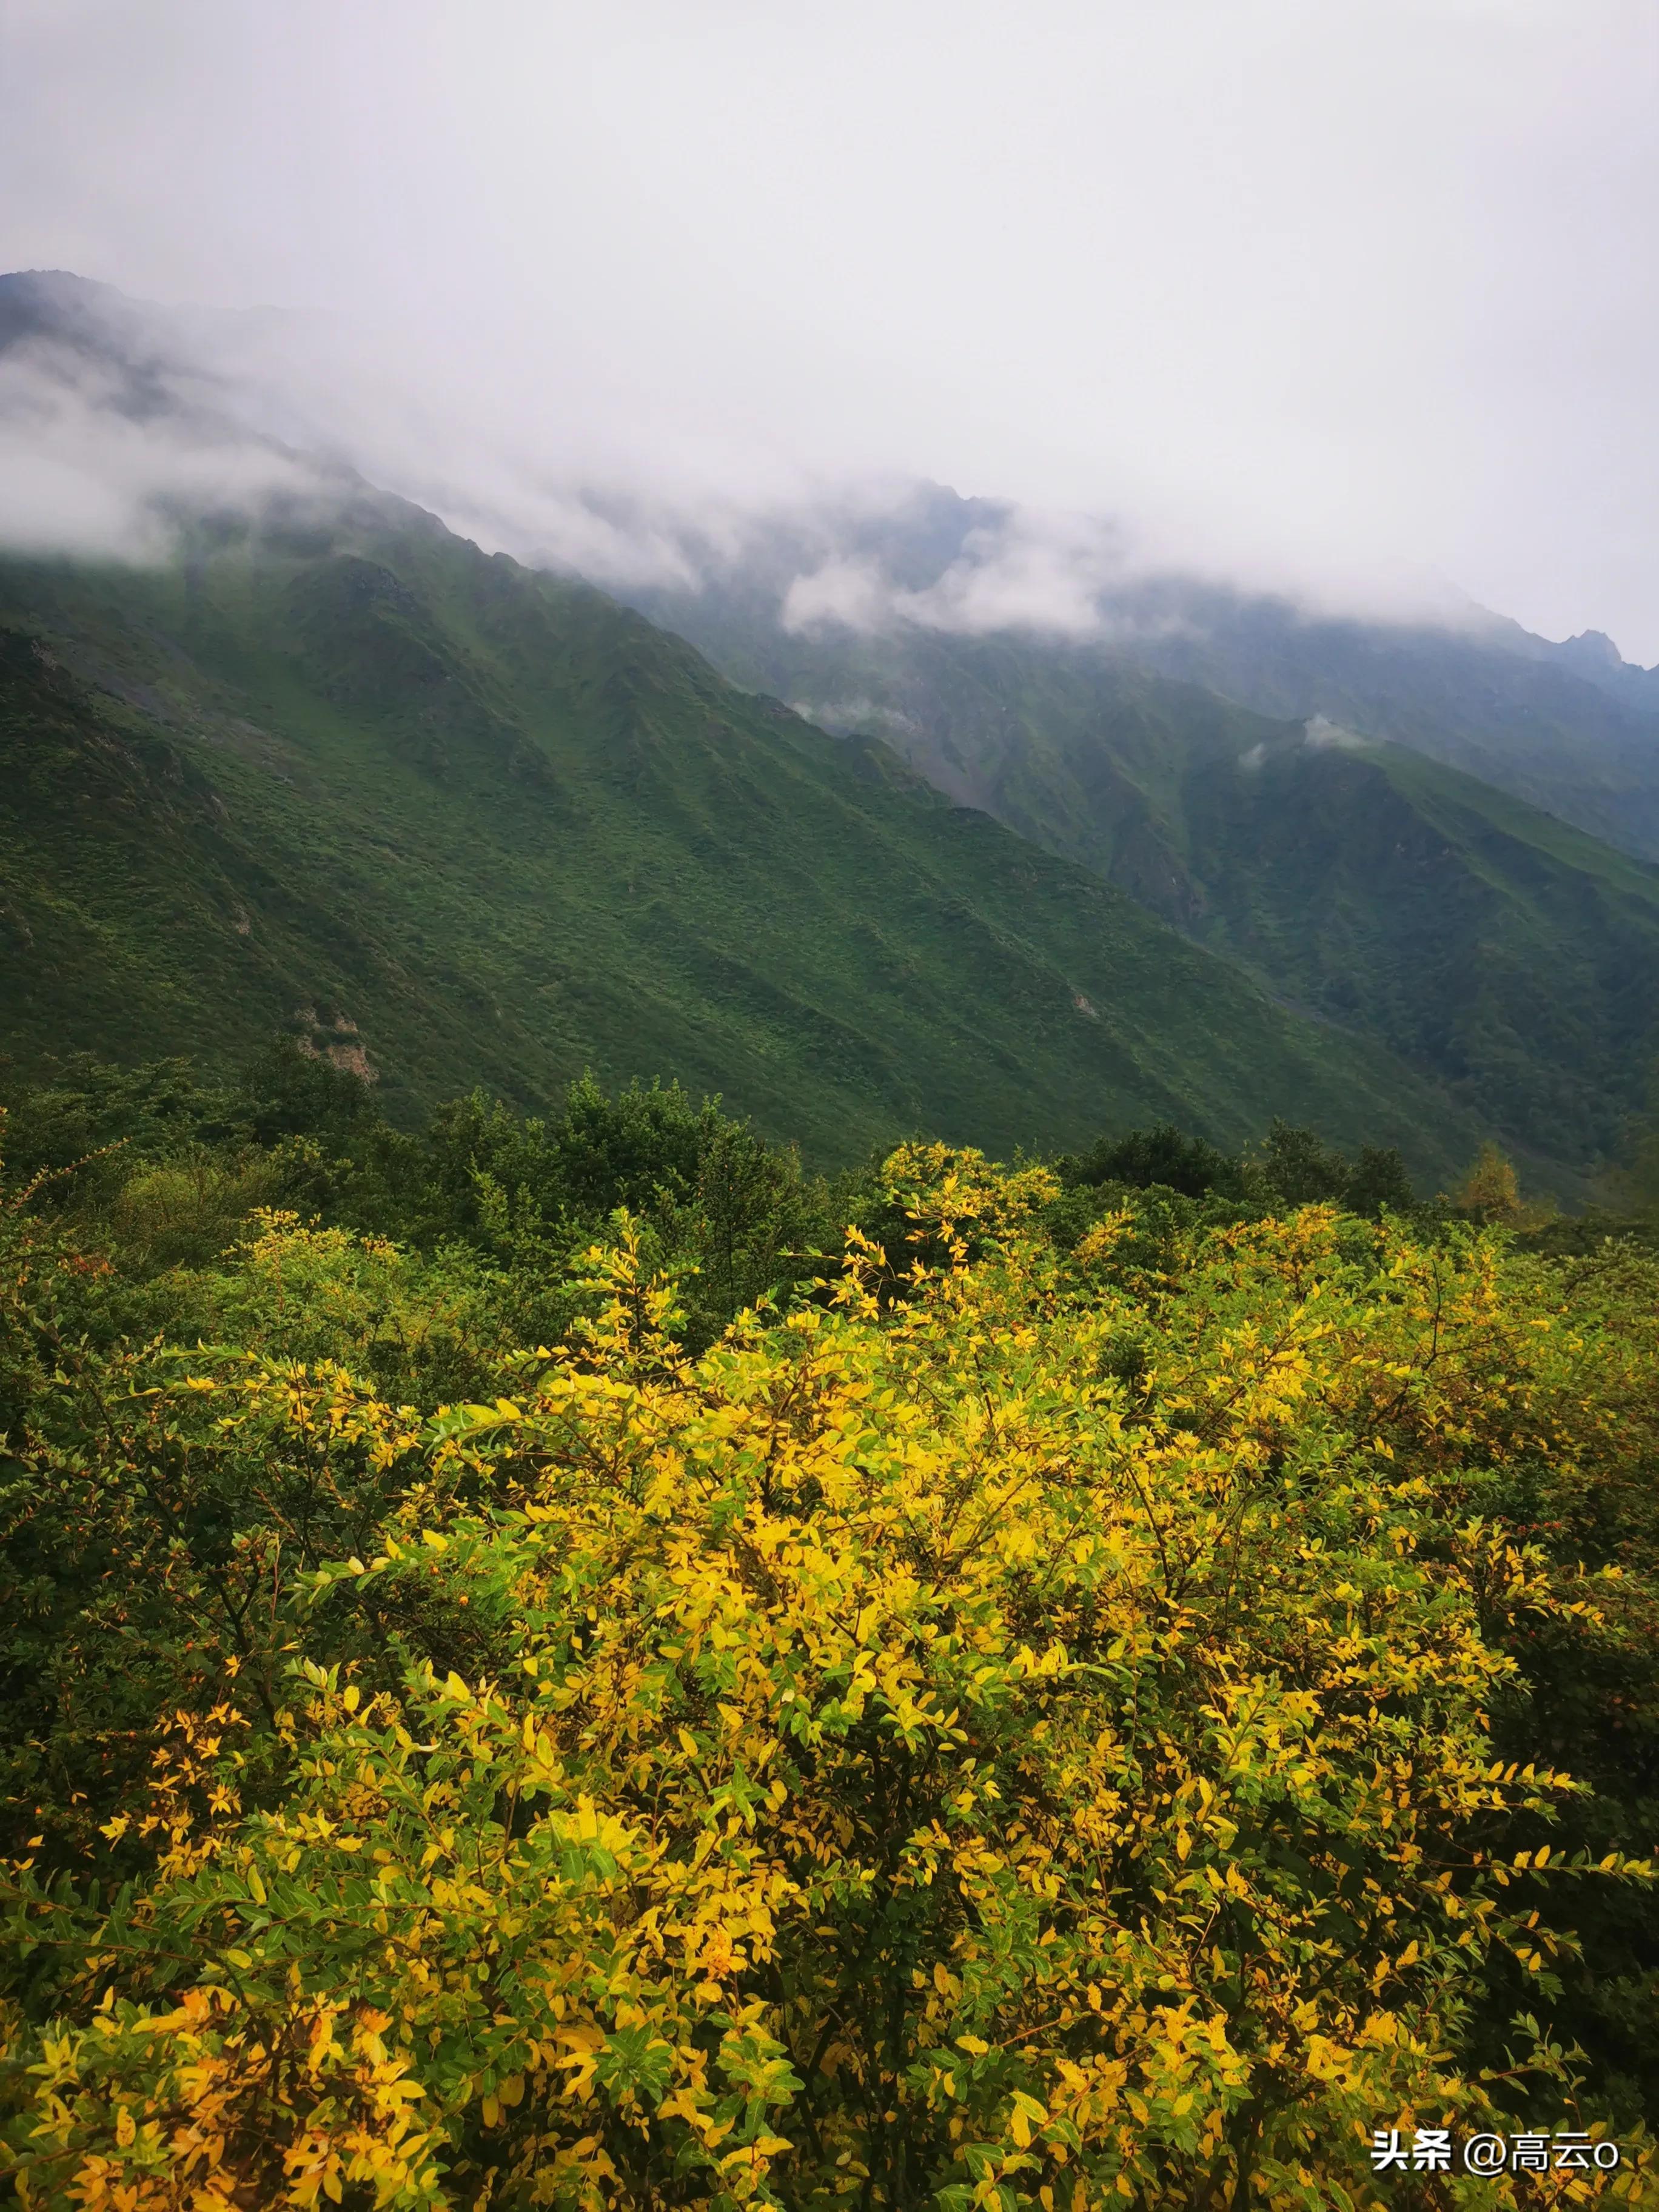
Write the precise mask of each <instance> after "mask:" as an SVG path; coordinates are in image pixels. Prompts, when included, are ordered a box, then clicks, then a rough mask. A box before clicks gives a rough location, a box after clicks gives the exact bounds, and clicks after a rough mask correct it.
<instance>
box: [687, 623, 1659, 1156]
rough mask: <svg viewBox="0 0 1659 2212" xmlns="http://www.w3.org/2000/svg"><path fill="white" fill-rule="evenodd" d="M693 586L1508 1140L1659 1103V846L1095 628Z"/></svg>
mask: <svg viewBox="0 0 1659 2212" xmlns="http://www.w3.org/2000/svg"><path fill="white" fill-rule="evenodd" d="M681 614H682V615H683V616H693V617H695V619H694V620H693V622H692V624H691V626H692V627H693V628H694V629H696V634H697V635H698V636H699V639H700V641H702V642H704V643H705V644H706V645H707V647H708V649H709V650H710V651H712V652H713V653H715V655H716V656H717V658H719V659H721V661H722V662H723V664H725V665H729V666H730V667H731V668H732V671H733V672H735V673H737V674H738V675H740V676H744V677H747V678H749V680H751V681H756V682H765V683H769V684H775V685H777V686H779V687H781V688H782V689H784V690H787V693H788V695H789V696H791V697H793V698H796V699H799V700H800V701H801V702H803V703H804V704H805V705H808V706H811V707H815V708H818V709H820V710H821V711H828V712H830V713H832V714H833V712H834V709H835V708H836V704H837V703H839V704H840V706H841V707H842V708H843V709H846V708H852V709H854V710H857V709H860V708H862V713H861V714H860V712H858V711H854V712H853V713H852V714H850V715H848V720H851V721H853V722H854V723H856V722H858V721H860V720H862V721H863V723H864V724H865V726H868V727H872V728H874V727H879V728H883V729H885V730H887V731H889V732H890V733H891V735H892V738H893V742H894V743H895V744H898V745H900V746H902V749H903V750H905V751H906V753H907V755H908V757H909V758H910V759H911V760H912V761H913V762H914V763H915V765H916V766H917V768H918V769H921V771H922V772H923V773H924V774H926V775H928V776H929V777H930V778H931V779H932V780H933V781H934V782H935V783H937V784H938V785H939V786H940V787H943V788H946V789H950V790H952V791H955V792H957V793H960V794H961V795H962V796H963V797H966V798H968V799H971V800H972V801H973V802H974V803H975V804H976V805H981V806H984V807H986V808H987V810H988V811H991V812H992V813H994V815H995V816H996V817H998V818H999V819H1000V820H1001V821H1003V822H1005V823H1008V824H1009V825H1010V826H1011V827H1012V828H1013V829H1016V830H1018V832H1019V833H1020V834H1021V835H1022V836H1025V837H1028V838H1030V839H1032V840H1033V841H1035V842H1038V843H1041V844H1043V845H1045V846H1047V847H1048V848H1049V849H1050V850H1051V851H1054V852H1056V853H1059V854H1064V855H1065V856H1066V858H1068V859H1070V860H1074V861H1077V862H1079V863H1081V864H1082V865H1083V866H1087V867H1089V868H1091V869H1092V870H1094V871H1095V872H1097V873H1099V874H1100V875H1102V876H1103V877H1104V878H1106V879H1107V880H1108V881H1109V882H1112V883H1115V884H1119V885H1120V886H1121V887H1122V888H1123V889H1125V890H1129V891H1130V892H1132V893H1133V896H1135V897H1136V898H1137V899H1139V900H1140V901H1141V902H1143V903H1144V904H1146V905H1147V906H1148V907H1150V908H1152V910H1153V911H1154V912H1156V913H1158V914H1159V915H1163V916H1164V918H1165V919H1167V920H1170V921H1174V922H1176V924H1178V925H1179V926H1180V927H1182V928H1183V929H1185V930H1187V931H1188V933H1190V934H1192V935H1194V936H1195V937H1196V938H1198V939H1200V941H1201V942H1204V943H1206V944H1208V945H1212V947H1214V948H1216V949H1218V950H1223V951H1230V952H1231V953H1233V954H1235V955H1236V956H1237V957H1240V958H1242V959H1243V960H1246V961H1248V962H1249V963H1251V965H1252V966H1253V967H1254V968H1255V969H1256V971H1257V972H1258V973H1259V974H1260V975H1262V976H1263V978H1264V979H1265V980H1266V981H1267V982H1268V983H1269V984H1270V986H1271V987H1273V989H1274V990H1276V991H1278V992H1279V993H1280V994H1283V995H1284V996H1285V997H1286V998H1287V999H1289V1000H1291V1001H1292V1002H1293V1003H1296V1004H1297V1005H1299V1006H1304V1007H1307V1008H1309V1009H1311V1010H1313V1011H1316V1012H1319V1013H1322V1014H1323V1015H1325V1016H1326V1017H1328V1018H1331V1019H1333V1020H1336V1021H1340V1022H1341V1023H1343V1024H1346V1025H1348V1026H1350V1027H1353V1028H1358V1029H1359V1030H1364V1031H1365V1032H1367V1033H1369V1034H1370V1035H1371V1036H1375V1037H1376V1038H1377V1039H1378V1040H1380V1041H1381V1042H1385V1043H1387V1044H1388V1045H1389V1047H1390V1048H1392V1049H1393V1050H1395V1052H1398V1053H1400V1054H1402V1055H1403V1056H1405V1057H1406V1058H1407V1059H1408V1060H1410V1061H1411V1062H1412V1064H1413V1065H1414V1066H1419V1067H1420V1068H1422V1069H1424V1070H1425V1072H1431V1073H1434V1074H1435V1075H1436V1076H1437V1077H1438V1078H1439V1079H1441V1080H1443V1081H1444V1082H1446V1083H1448V1084H1449V1085H1452V1086H1453V1087H1454V1089H1455V1091H1456V1092H1457V1094H1458V1095H1459V1096H1460V1097H1462V1098H1463V1099H1464V1100H1465V1101H1466V1102H1467V1103H1468V1105H1469V1106H1470V1107H1471V1109H1473V1110H1474V1111H1476V1112H1478V1113H1480V1115H1482V1116H1484V1117H1485V1118H1486V1119H1487V1120H1488V1121H1491V1122H1492V1123H1493V1124H1494V1126H1495V1127H1498V1128H1499V1129H1500V1130H1502V1131H1503V1132H1504V1133H1505V1134H1506V1135H1507V1136H1508V1137H1509V1138H1510V1140H1512V1141H1514V1142H1516V1143H1518V1144H1520V1145H1522V1146H1526V1147H1528V1148H1530V1149H1532V1150H1534V1151H1536V1152H1545V1153H1550V1154H1553V1155H1554V1156H1555V1157H1556V1158H1559V1159H1562V1160H1565V1161H1567V1162H1570V1163H1572V1164H1577V1165H1585V1164H1589V1163H1591V1162H1592V1161H1594V1160H1595V1158H1598V1157H1599V1156H1601V1155H1602V1154H1604V1153H1605V1152H1607V1149H1608V1148H1609V1147H1610V1146H1612V1145H1613V1143H1614V1142H1615V1141H1616V1139H1617V1137H1618V1134H1619V1131H1620V1123H1621V1121H1622V1120H1623V1118H1624V1116H1625V1115H1627V1114H1628V1113H1629V1112H1630V1111H1631V1110H1632V1109H1634V1108H1636V1107H1638V1105H1640V1104H1641V1103H1643V1100H1644V1091H1645V1085H1646V1081H1647V1074H1648V1069H1649V1066H1650V1061H1651V1058H1652V1055H1653V1052H1654V1049H1655V1044H1656V1039H1659V870H1656V869H1655V868H1654V867H1653V866H1651V865H1650V864H1648V863H1645V862H1643V861H1640V860H1632V859H1629V858H1627V857H1626V855H1624V854H1620V853H1617V852H1614V851H1613V850H1612V849H1611V848H1608V847H1607V846H1606V845H1603V844H1601V843H1599V842H1597V841H1596V840H1595V839H1594V838H1591V837H1589V836H1585V835H1583V833H1582V832H1580V831H1578V830H1577V829H1571V828H1570V827H1568V826H1567V824H1565V823H1563V822H1561V821H1559V820H1558V819H1556V818H1555V817H1553V816H1551V815H1548V814H1546V813H1543V812H1541V811H1539V810H1537V809H1535V808H1534V807H1531V806H1529V805H1527V804H1525V803H1524V801H1522V800H1521V799H1516V798H1513V797H1510V796H1509V795H1506V794H1505V793H1503V792H1501V791H1498V790H1495V789H1493V788H1492V787H1488V786H1486V785H1485V784H1483V783H1480V782H1478V781H1475V780H1474V778H1473V777H1470V776H1468V775H1463V774H1462V773H1460V772H1459V771H1458V770H1457V769H1453V768H1449V767H1447V766H1444V765H1443V764H1441V763H1437V762H1435V761H1433V760H1431V759H1429V758H1427V757H1425V756H1423V755H1422V754H1419V753H1417V752H1413V751H1409V750H1406V749H1405V748H1403V747H1400V746H1395V745H1389V744H1365V745H1363V746H1358V747H1350V746H1347V745H1340V744H1339V745H1323V746H1322V745H1318V744H1309V743H1308V742H1306V740H1305V738H1304V731H1303V727H1302V726H1301V725H1300V724H1299V723H1297V724H1288V725H1287V724H1285V723H1284V722H1275V721H1271V720H1266V719H1264V718H1263V717H1261V716H1259V715H1256V714H1252V713H1251V712H1249V710H1248V709H1246V708H1240V707H1237V706H1236V705H1233V704H1232V703H1231V702H1228V701H1225V700H1223V699H1221V698H1219V697H1218V696H1216V695H1214V694H1213V693H1211V692H1207V691H1204V690H1199V689H1197V688H1196V687H1194V686H1191V685H1188V684H1177V683H1174V682H1171V681H1170V680H1168V679H1165V678H1160V677H1158V676H1155V675H1153V674H1151V673H1150V672H1148V671H1143V670H1140V669H1137V668H1133V667H1129V666H1127V665H1123V664H1121V662H1115V661H1113V660H1110V659H1106V658H1105V657H1103V656H1102V655H1100V654H1098V653H1091V652H1087V651H1080V650H1076V649H1073V648H1070V647H1065V646H1060V645H1046V644H1041V643H1036V642H1033V641H1018V640H1012V639H980V640H969V639H960V638H951V637H945V636H939V635H927V634H922V633H914V634H911V635H905V636H902V637H900V638H897V639H894V640H887V641H868V640H865V641H860V640H856V639H853V638H850V637H848V635H846V634H844V633H843V634H841V635H829V636H827V637H823V638H820V639H817V640H811V639H799V638H788V637H785V636H783V635H781V634H777V633H775V632H774V633H772V634H771V635H768V633H767V631H766V628H765V625H764V623H763V622H761V623H757V621H756V618H755V611H753V610H748V611H744V613H743V615H742V617H741V619H738V618H735V617H733V616H732V614H731V613H729V612H728V614H727V615H726V617H725V618H724V621H722V617H721V616H720V612H719V611H718V609H715V608H710V609H708V610H707V611H704V612H703V613H702V614H701V615H700V616H698V615H696V611H695V610H693V609H690V608H686V609H682V610H681ZM1243 763H1249V765H1248V766H1246V765H1243Z"/></svg>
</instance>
